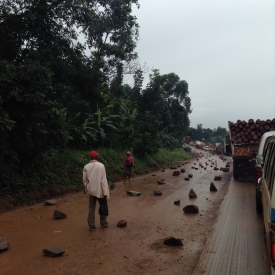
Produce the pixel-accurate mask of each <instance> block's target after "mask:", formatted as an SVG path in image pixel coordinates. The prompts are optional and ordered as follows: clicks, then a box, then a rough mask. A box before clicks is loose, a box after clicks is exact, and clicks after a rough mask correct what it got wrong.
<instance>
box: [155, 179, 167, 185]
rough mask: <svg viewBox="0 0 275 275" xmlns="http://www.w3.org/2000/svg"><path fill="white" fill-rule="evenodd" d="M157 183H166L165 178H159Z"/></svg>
mask: <svg viewBox="0 0 275 275" xmlns="http://www.w3.org/2000/svg"><path fill="white" fill-rule="evenodd" d="M157 183H158V184H166V182H165V181H164V180H163V179H161V180H157Z"/></svg>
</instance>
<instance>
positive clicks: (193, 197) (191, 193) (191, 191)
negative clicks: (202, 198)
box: [188, 189, 197, 199]
mask: <svg viewBox="0 0 275 275" xmlns="http://www.w3.org/2000/svg"><path fill="white" fill-rule="evenodd" d="M188 196H189V198H190V199H196V198H197V194H196V193H195V191H194V190H193V189H191V190H190V192H189V194H188Z"/></svg>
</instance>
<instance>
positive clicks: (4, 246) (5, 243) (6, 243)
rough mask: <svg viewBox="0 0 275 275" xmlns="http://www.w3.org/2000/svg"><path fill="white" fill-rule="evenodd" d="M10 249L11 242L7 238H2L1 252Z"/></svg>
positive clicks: (0, 241) (0, 242)
mask: <svg viewBox="0 0 275 275" xmlns="http://www.w3.org/2000/svg"><path fill="white" fill-rule="evenodd" d="M9 247H10V243H9V241H8V240H7V239H6V238H5V237H3V238H0V252H2V251H5V250H7V249H9Z"/></svg>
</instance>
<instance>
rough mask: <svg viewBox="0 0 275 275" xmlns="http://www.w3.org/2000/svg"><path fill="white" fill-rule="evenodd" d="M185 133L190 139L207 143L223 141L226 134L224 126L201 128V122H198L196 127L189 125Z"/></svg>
mask: <svg viewBox="0 0 275 275" xmlns="http://www.w3.org/2000/svg"><path fill="white" fill-rule="evenodd" d="M187 133H188V136H190V137H191V139H192V140H199V141H204V142H206V143H207V144H209V143H223V140H224V137H225V136H226V135H228V131H227V130H226V128H223V127H218V128H217V129H214V130H211V129H209V128H203V127H202V124H198V125H197V129H195V128H192V127H190V128H189V129H188V132H187Z"/></svg>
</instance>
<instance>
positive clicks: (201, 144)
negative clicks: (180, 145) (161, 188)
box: [195, 140, 205, 149]
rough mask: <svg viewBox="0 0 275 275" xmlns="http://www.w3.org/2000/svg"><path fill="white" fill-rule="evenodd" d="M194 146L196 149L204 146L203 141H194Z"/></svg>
mask: <svg viewBox="0 0 275 275" xmlns="http://www.w3.org/2000/svg"><path fill="white" fill-rule="evenodd" d="M195 146H196V147H197V148H198V149H202V148H203V147H204V146H205V143H204V142H201V141H198V140H197V141H196V143H195Z"/></svg>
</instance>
